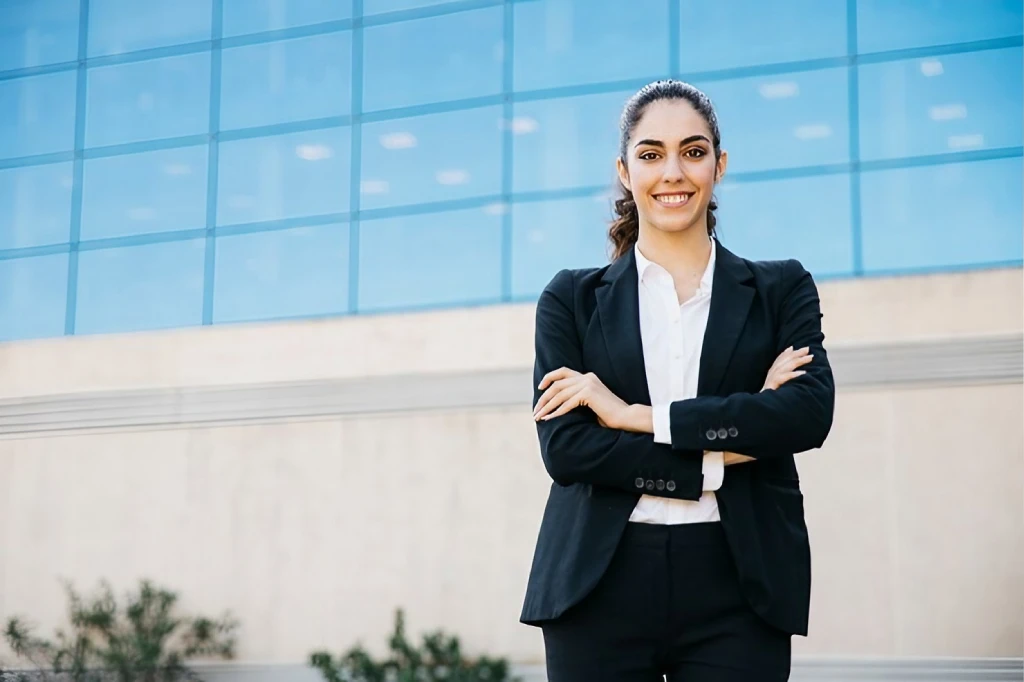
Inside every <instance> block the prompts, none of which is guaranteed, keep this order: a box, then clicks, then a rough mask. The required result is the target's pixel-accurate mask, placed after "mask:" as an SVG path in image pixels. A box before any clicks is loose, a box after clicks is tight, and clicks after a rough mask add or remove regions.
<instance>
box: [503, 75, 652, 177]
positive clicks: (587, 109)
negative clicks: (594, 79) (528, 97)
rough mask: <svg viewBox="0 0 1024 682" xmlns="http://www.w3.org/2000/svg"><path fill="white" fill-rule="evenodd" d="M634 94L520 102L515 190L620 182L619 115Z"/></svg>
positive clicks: (514, 124)
mask: <svg viewBox="0 0 1024 682" xmlns="http://www.w3.org/2000/svg"><path fill="white" fill-rule="evenodd" d="M632 94H633V93H632V91H629V92H613V93H608V94H600V95H585V96H583V97H567V98H564V99H554V100H540V101H535V102H523V103H518V104H516V105H515V107H514V117H513V119H512V121H511V122H510V124H509V125H510V126H511V128H512V135H513V143H512V144H513V154H512V159H513V181H512V186H513V190H514V191H516V192H529V191H536V190H552V189H563V188H569V187H583V186H590V185H606V186H609V187H611V186H612V185H614V183H615V177H616V175H615V158H616V156H617V155H618V152H619V150H618V147H619V115H620V113H621V111H622V107H623V105H624V104H625V102H626V100H627V99H628V98H629V97H630V95H632Z"/></svg>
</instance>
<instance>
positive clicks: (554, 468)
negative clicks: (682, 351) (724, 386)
mask: <svg viewBox="0 0 1024 682" xmlns="http://www.w3.org/2000/svg"><path fill="white" fill-rule="evenodd" d="M793 266H795V267H797V268H799V272H793V273H792V275H793V276H792V278H791V279H792V285H791V288H790V289H789V291H788V292H787V293H786V294H785V295H784V298H783V301H782V304H781V309H780V326H779V338H778V342H779V346H780V347H785V350H784V351H783V352H782V354H781V355H780V356H779V358H778V359H777V360H776V362H775V364H774V365H773V367H772V370H771V371H770V372H769V376H768V378H767V379H766V382H765V388H764V389H762V391H761V392H760V393H757V394H749V393H737V394H733V395H731V396H726V397H717V396H699V397H697V398H691V399H687V400H679V401H676V402H673V403H672V404H671V405H670V406H669V416H670V424H671V434H672V439H671V440H672V443H671V445H665V444H661V443H655V442H654V439H653V431H654V426H653V412H652V408H651V407H650V406H645V405H628V404H626V403H625V402H624V401H622V400H621V399H619V398H618V397H617V396H615V395H614V394H613V393H611V391H609V390H608V389H607V387H605V386H604V385H603V384H602V383H601V381H600V379H598V378H597V377H596V376H595V375H593V374H587V373H585V372H583V366H582V361H581V357H580V349H579V348H578V341H577V336H576V330H575V326H574V321H573V313H572V309H571V307H570V305H571V304H570V303H569V302H567V300H564V299H563V297H565V298H566V299H569V300H570V301H571V294H569V295H568V296H567V295H566V294H567V293H569V292H571V291H572V281H571V277H572V273H570V272H568V271H563V272H562V273H559V275H558V276H556V278H555V279H554V280H553V281H552V284H551V285H550V286H549V287H548V288H547V289H546V290H545V291H544V293H543V294H541V297H540V300H539V301H538V305H537V327H536V363H535V366H534V381H535V389H534V404H535V419H536V420H537V431H538V436H539V438H540V444H541V454H542V458H543V460H544V464H545V467H546V468H547V470H548V473H549V474H550V475H551V477H552V479H553V480H555V481H556V482H558V483H562V484H568V483H576V482H580V483H592V484H597V485H605V486H611V487H615V488H620V489H626V490H629V491H631V492H636V487H635V481H637V480H639V479H640V478H643V477H645V476H646V477H649V476H651V475H654V476H656V477H658V478H662V477H664V478H666V479H667V480H672V481H674V482H675V485H674V486H673V487H674V488H675V489H674V490H672V491H669V492H664V493H663V492H659V495H661V496H665V497H677V498H680V499H698V498H699V497H700V494H701V491H702V483H703V477H702V475H701V472H700V458H701V457H702V455H703V453H704V451H706V450H720V451H725V452H726V453H727V454H726V456H725V463H726V464H736V463H741V462H746V461H750V460H751V459H752V458H766V457H772V456H778V455H788V454H793V453H796V452H803V451H805V450H810V449H812V448H816V447H820V446H821V444H822V443H823V442H824V440H825V436H826V435H827V434H828V431H829V429H830V428H831V423H832V412H833V408H834V383H833V379H832V372H831V369H830V367H829V365H828V359H827V356H826V353H825V349H824V347H823V346H822V343H823V340H824V337H823V335H822V333H821V324H820V320H821V313H820V304H819V300H818V293H817V289H816V287H815V286H814V282H813V280H812V279H811V276H810V275H809V274H808V273H807V272H806V271H804V270H803V268H802V267H800V266H799V265H798V264H795V263H793ZM794 348H796V349H799V350H794ZM801 367H805V368H804V369H801ZM580 408H582V409H580ZM739 453H742V454H739Z"/></svg>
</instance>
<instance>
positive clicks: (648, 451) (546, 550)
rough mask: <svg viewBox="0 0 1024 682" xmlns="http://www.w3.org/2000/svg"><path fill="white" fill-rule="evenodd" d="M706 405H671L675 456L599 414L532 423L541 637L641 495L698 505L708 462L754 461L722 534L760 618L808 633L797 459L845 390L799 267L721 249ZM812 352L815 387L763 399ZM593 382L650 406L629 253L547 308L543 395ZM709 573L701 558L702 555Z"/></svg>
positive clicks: (577, 593) (796, 385)
mask: <svg viewBox="0 0 1024 682" xmlns="http://www.w3.org/2000/svg"><path fill="white" fill-rule="evenodd" d="M717 249H718V252H717V261H716V265H715V273H714V282H713V287H712V294H711V311H710V313H709V316H708V325H707V332H706V333H705V336H704V347H703V351H702V353H701V359H700V375H699V377H698V382H697V397H696V398H693V399H690V400H680V401H676V402H674V403H672V406H671V408H670V415H671V430H672V445H671V446H669V445H663V444H659V443H655V442H654V436H653V435H652V434H646V433H643V434H642V433H631V432H626V431H620V430H616V429H610V428H604V427H602V426H600V425H598V423H597V418H596V415H595V414H594V413H593V411H591V410H590V409H589V408H585V407H578V408H576V409H574V410H572V411H571V412H569V413H568V414H565V415H563V416H561V417H556V418H554V419H550V420H548V421H540V422H537V434H538V436H539V438H540V448H541V456H542V458H543V460H544V466H545V467H546V468H547V471H548V474H550V476H551V478H552V480H553V481H554V483H553V484H552V485H551V491H550V493H549V496H548V502H547V506H546V508H545V510H544V518H543V521H542V523H541V528H540V535H539V537H538V540H537V547H536V551H535V553H534V557H533V567H532V569H531V571H530V579H529V584H528V587H527V592H526V599H525V603H524V605H523V611H522V615H521V618H520V620H521V621H522V622H523V623H526V624H529V625H540V624H542V623H543V622H544V621H547V620H551V619H554V618H557V617H558V616H559V615H561V614H562V613H564V612H565V611H566V610H567V609H568V608H570V607H571V606H573V605H574V604H576V603H578V602H579V601H580V600H581V599H583V597H585V596H586V595H587V594H588V593H589V592H590V590H591V589H593V587H594V586H595V585H596V584H597V582H598V580H599V579H600V578H601V576H602V575H603V573H604V571H605V569H606V568H607V566H608V564H609V562H610V560H611V557H612V554H613V552H614V551H615V548H616V545H617V544H618V542H619V538H620V537H621V535H622V532H623V530H624V529H625V527H626V523H628V521H629V516H630V514H631V513H632V511H633V507H634V506H636V503H637V501H638V500H639V498H640V495H641V494H648V495H657V496H660V497H670V498H676V499H683V500H696V499H698V498H699V497H700V496H701V492H702V488H703V475H702V474H701V460H702V457H703V452H704V451H705V450H727V451H732V452H738V453H741V454H745V455H750V456H752V457H755V458H757V461H756V462H747V463H744V464H737V465H734V466H730V467H728V468H727V469H726V472H725V480H724V482H723V484H722V487H721V488H720V489H719V490H718V491H717V493H716V495H717V498H718V505H719V513H720V515H721V517H722V525H723V529H724V531H725V534H726V537H727V539H728V543H729V546H730V548H731V549H732V553H733V556H734V558H735V561H736V567H737V570H738V572H739V576H740V582H741V586H742V590H743V592H744V594H745V596H746V598H747V600H748V601H749V603H750V605H751V607H752V608H753V609H754V610H755V611H756V612H757V613H759V614H760V615H761V616H762V617H763V618H764V619H765V620H766V621H767V622H769V623H770V624H772V625H774V626H775V627H777V628H779V629H781V630H783V631H785V632H788V633H791V634H801V635H803V634H806V633H807V615H808V609H809V604H810V587H811V557H810V547H809V544H808V540H807V526H806V525H805V524H804V509H803V496H802V494H801V492H800V485H799V481H798V478H797V470H796V466H795V465H794V462H793V454H794V453H797V452H803V451H805V450H810V449H812V448H818V447H820V446H821V445H822V443H823V442H824V440H825V437H826V436H827V435H828V432H829V429H830V428H831V426H832V413H833V407H834V401H835V385H834V383H833V379H832V370H831V368H830V367H829V364H828V357H827V355H826V353H825V349H824V348H823V346H822V343H823V341H824V336H823V334H822V332H821V312H820V305H819V301H818V291H817V288H816V287H815V285H814V281H813V280H812V279H811V276H810V274H808V273H807V271H806V270H804V268H803V266H801V265H800V263H799V262H797V261H795V260H789V261H766V262H752V261H747V260H744V259H742V258H739V257H738V256H736V255H734V254H733V253H731V252H730V251H728V250H726V249H725V248H724V247H722V246H721V244H718V245H717ZM789 346H793V347H794V348H802V347H804V346H809V347H810V350H811V353H813V355H814V359H813V360H812V361H811V362H810V363H809V364H808V365H805V366H804V367H803V369H804V370H806V372H807V373H806V374H804V375H803V376H800V377H798V378H796V379H793V380H792V381H790V382H789V383H787V384H785V385H784V386H782V387H780V388H779V389H778V390H775V391H765V392H763V393H762V392H760V390H761V387H762V385H763V384H764V379H765V377H766V376H767V373H768V368H769V367H771V364H772V362H773V361H774V360H775V358H776V357H777V356H778V354H779V353H781V352H782V351H783V350H784V349H785V348H787V347H789ZM563 366H565V367H569V368H571V369H574V370H577V371H579V372H594V373H595V374H596V375H597V376H598V377H599V378H600V379H601V381H602V382H603V383H604V384H605V385H606V386H607V387H608V388H609V389H610V390H611V391H612V392H613V393H615V394H616V395H617V396H619V397H620V398H622V399H623V400H624V401H626V402H627V403H630V404H643V405H650V394H649V392H648V387H647V375H646V372H645V368H644V356H643V346H642V343H641V339H640V317H639V306H638V300H637V271H636V257H635V255H634V253H633V250H632V249H630V250H629V251H627V252H626V253H625V254H624V255H623V256H622V257H620V258H618V259H617V260H616V261H615V262H614V263H612V264H611V265H608V266H605V267H603V268H591V269H583V270H562V271H561V272H559V273H558V274H557V275H555V277H554V278H553V279H552V280H551V283H550V284H548V286H547V288H545V290H544V292H543V293H542V294H541V295H540V299H539V301H538V303H537V326H536V363H535V365H534V372H533V382H534V404H536V403H537V400H538V399H539V398H540V396H541V393H542V392H541V391H540V390H539V389H537V388H536V387H537V384H539V383H540V381H541V379H542V378H543V376H544V375H545V374H547V373H548V372H550V371H552V370H555V369H558V368H559V367H563ZM693 560H694V561H700V557H699V556H697V557H694V559H693Z"/></svg>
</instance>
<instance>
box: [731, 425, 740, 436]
mask: <svg viewBox="0 0 1024 682" xmlns="http://www.w3.org/2000/svg"><path fill="white" fill-rule="evenodd" d="M738 435H740V430H739V429H737V428H736V427H735V426H730V427H729V437H730V438H735V437H736V436H738Z"/></svg>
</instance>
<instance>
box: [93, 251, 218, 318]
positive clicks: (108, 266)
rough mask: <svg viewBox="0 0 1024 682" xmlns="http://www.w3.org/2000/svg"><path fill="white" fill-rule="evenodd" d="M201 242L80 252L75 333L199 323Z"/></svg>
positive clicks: (201, 306)
mask: <svg viewBox="0 0 1024 682" xmlns="http://www.w3.org/2000/svg"><path fill="white" fill-rule="evenodd" d="M205 253H206V240H205V239H191V240H188V241H180V242H166V243H161V244H146V245H144V246H128V247H122V248H117V249H99V250H96V251H82V252H80V253H79V254H78V310H77V316H76V318H75V333H76V334H94V333H103V332H127V331H135V330H142V329H162V328H167V327H187V326H191V325H197V324H200V323H201V322H202V321H203V259H204V257H205Z"/></svg>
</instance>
